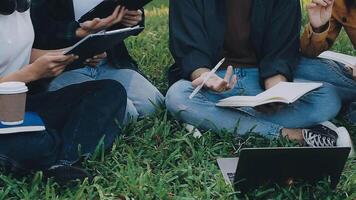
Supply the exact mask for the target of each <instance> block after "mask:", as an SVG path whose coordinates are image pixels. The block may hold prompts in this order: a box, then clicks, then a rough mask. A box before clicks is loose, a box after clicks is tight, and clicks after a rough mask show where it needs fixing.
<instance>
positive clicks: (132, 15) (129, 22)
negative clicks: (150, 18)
mask: <svg viewBox="0 0 356 200" xmlns="http://www.w3.org/2000/svg"><path fill="white" fill-rule="evenodd" d="M142 15H143V12H142V11H141V10H129V11H126V14H125V16H124V18H123V19H122V20H121V24H122V25H124V26H127V27H131V26H136V25H137V24H139V23H140V22H141V21H142Z"/></svg>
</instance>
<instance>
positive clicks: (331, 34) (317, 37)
mask: <svg viewBox="0 0 356 200" xmlns="http://www.w3.org/2000/svg"><path fill="white" fill-rule="evenodd" d="M341 28H342V25H341V24H340V23H339V22H338V21H337V20H336V19H335V18H334V17H332V18H331V19H330V21H329V23H328V24H327V25H326V28H324V27H322V28H321V30H314V29H313V27H312V26H311V24H310V23H309V24H308V25H307V26H306V27H305V31H304V33H303V35H302V37H301V50H302V54H303V55H305V56H307V57H317V56H319V55H320V54H321V53H322V52H324V51H326V50H328V49H330V48H331V47H332V45H333V44H334V42H335V40H336V38H337V37H338V36H339V34H340V31H341Z"/></svg>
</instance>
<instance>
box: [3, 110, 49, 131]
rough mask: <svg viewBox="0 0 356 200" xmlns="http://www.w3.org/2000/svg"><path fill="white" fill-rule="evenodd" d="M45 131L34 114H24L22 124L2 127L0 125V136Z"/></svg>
mask: <svg viewBox="0 0 356 200" xmlns="http://www.w3.org/2000/svg"><path fill="white" fill-rule="evenodd" d="M44 130H46V128H45V125H44V123H43V121H42V119H41V118H40V116H38V114H37V113H34V112H26V113H25V117H24V122H23V123H22V124H19V125H13V126H8V125H3V124H2V123H0V134H13V133H23V132H34V131H44Z"/></svg>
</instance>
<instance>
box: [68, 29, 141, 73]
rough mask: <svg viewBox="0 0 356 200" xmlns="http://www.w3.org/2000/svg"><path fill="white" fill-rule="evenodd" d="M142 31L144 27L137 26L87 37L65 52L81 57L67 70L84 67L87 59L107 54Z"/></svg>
mask: <svg viewBox="0 0 356 200" xmlns="http://www.w3.org/2000/svg"><path fill="white" fill-rule="evenodd" d="M141 30H143V27H140V26H135V27H132V28H131V27H130V28H123V29H118V30H113V31H102V32H99V33H95V34H90V35H88V36H86V37H85V38H83V39H82V40H80V41H79V42H78V43H76V44H75V45H74V46H72V47H70V48H68V49H67V50H66V51H65V52H64V54H65V55H70V54H74V55H77V56H79V59H78V60H76V61H75V62H74V63H72V64H70V65H69V66H68V67H67V68H66V70H67V71H68V70H73V69H77V68H80V67H83V63H84V61H85V60H86V59H88V58H92V57H94V56H95V55H98V54H101V53H104V52H106V51H107V50H109V49H111V48H113V47H114V46H115V45H117V44H118V43H120V42H121V41H123V40H124V39H126V38H128V37H129V36H131V35H135V34H137V33H139V32H140V31H141Z"/></svg>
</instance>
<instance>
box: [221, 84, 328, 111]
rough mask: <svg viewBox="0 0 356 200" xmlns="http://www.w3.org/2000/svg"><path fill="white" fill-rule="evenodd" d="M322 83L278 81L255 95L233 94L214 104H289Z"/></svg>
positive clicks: (245, 105)
mask: <svg viewBox="0 0 356 200" xmlns="http://www.w3.org/2000/svg"><path fill="white" fill-rule="evenodd" d="M322 85H323V84H322V83H290V82H280V83H278V84H277V85H275V86H274V87H272V88H270V89H268V90H266V91H264V92H262V93H260V94H258V95H257V96H233V97H229V98H226V99H222V100H220V101H219V102H218V103H217V104H216V105H217V106H220V107H256V106H260V105H264V104H269V103H285V104H290V103H293V102H295V101H296V100H298V99H299V98H300V97H302V96H304V95H305V94H307V93H308V92H310V91H312V90H315V89H317V88H320V87H321V86H322Z"/></svg>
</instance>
